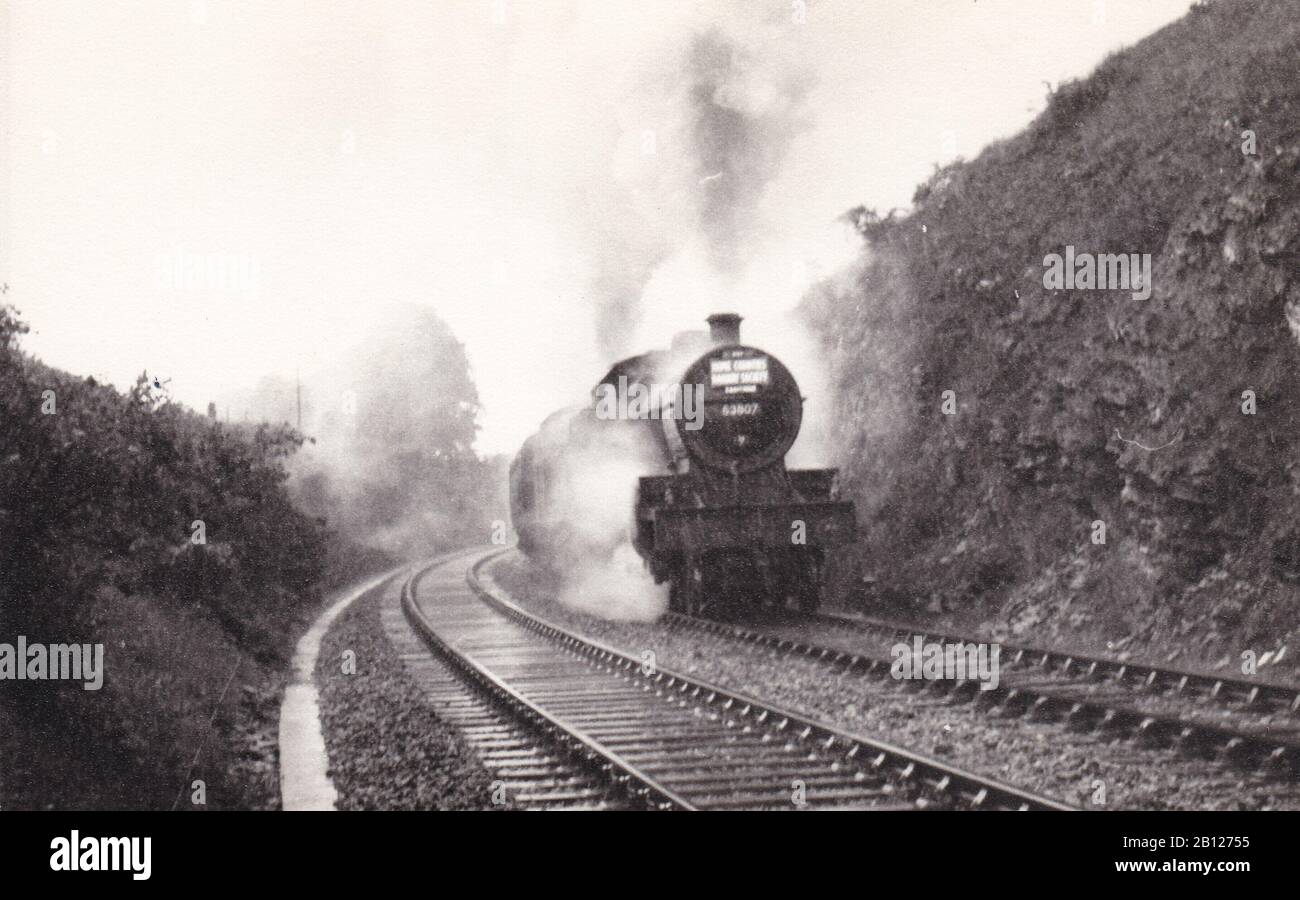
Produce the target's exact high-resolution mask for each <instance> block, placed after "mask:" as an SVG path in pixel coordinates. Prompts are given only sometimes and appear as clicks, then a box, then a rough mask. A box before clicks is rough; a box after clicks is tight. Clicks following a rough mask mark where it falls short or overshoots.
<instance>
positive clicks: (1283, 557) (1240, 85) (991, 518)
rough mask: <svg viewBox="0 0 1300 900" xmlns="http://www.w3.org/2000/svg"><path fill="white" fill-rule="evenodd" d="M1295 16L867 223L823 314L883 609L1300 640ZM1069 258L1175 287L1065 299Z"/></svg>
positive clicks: (1172, 57)
mask: <svg viewBox="0 0 1300 900" xmlns="http://www.w3.org/2000/svg"><path fill="white" fill-rule="evenodd" d="M1298 12H1300V8H1297V6H1296V4H1295V2H1294V0H1235V2H1218V3H1215V4H1213V5H1209V4H1202V5H1200V6H1199V7H1197V8H1195V9H1193V10H1192V11H1191V12H1189V14H1188V15H1187V16H1186V17H1184V18H1183V19H1182V20H1181V21H1179V22H1176V23H1174V24H1172V25H1170V26H1168V27H1167V28H1165V29H1163V30H1161V31H1160V32H1158V33H1157V34H1155V35H1153V36H1151V37H1150V38H1148V39H1146V40H1144V41H1143V42H1141V43H1140V44H1138V45H1137V46H1135V47H1132V48H1129V49H1127V50H1125V51H1123V52H1121V53H1119V54H1116V55H1114V56H1112V57H1111V58H1110V59H1108V60H1107V61H1106V62H1104V63H1103V64H1102V65H1101V66H1100V67H1099V68H1098V69H1097V71H1096V72H1094V73H1093V74H1092V75H1091V76H1090V77H1089V78H1087V79H1085V80H1083V81H1080V82H1072V83H1069V84H1066V85H1062V86H1060V87H1059V88H1058V89H1057V90H1056V91H1055V92H1054V94H1053V96H1052V98H1051V102H1050V103H1049V106H1048V109H1047V110H1046V111H1045V112H1044V113H1043V114H1042V115H1041V116H1039V117H1038V119H1037V120H1036V121H1035V122H1033V123H1032V124H1031V125H1030V126H1029V127H1028V128H1027V129H1026V130H1025V131H1024V132H1023V133H1021V134H1020V135H1017V136H1016V137H1014V138H1012V139H1010V140H1007V141H1005V142H1002V143H999V144H997V145H994V146H992V147H990V148H988V149H987V150H985V151H984V152H983V153H982V154H981V155H980V156H979V158H978V159H976V160H975V161H973V162H970V163H958V164H955V165H953V166H949V167H948V168H946V169H943V170H941V171H939V172H936V174H935V176H934V177H933V178H932V179H931V180H930V182H929V183H927V184H926V185H924V186H922V187H921V188H920V189H919V190H918V191H917V195H916V197H915V207H914V210H913V211H912V213H911V214H909V215H908V216H906V217H903V218H895V217H890V218H888V219H883V220H882V219H879V218H877V217H876V216H874V214H872V213H870V212H868V211H865V210H856V211H855V212H854V215H855V216H856V217H857V222H858V225H859V227H860V229H861V230H862V232H863V235H864V237H865V238H866V240H867V247H868V249H867V250H866V251H865V253H864V258H863V260H862V266H861V268H860V270H859V271H858V272H857V273H856V274H855V277H854V278H853V280H852V283H851V284H847V285H846V284H828V285H825V286H824V288H823V289H822V290H821V291H820V292H819V293H818V294H817V295H816V296H813V297H811V298H810V299H809V300H808V302H807V304H806V307H805V312H806V313H807V314H808V316H809V318H810V319H811V320H812V322H813V323H814V324H815V325H816V326H817V327H818V328H819V329H820V332H821V334H823V336H824V341H825V346H826V350H827V353H828V356H829V358H830V359H831V360H832V363H833V367H834V373H835V381H836V384H837V387H838V404H839V406H838V412H839V415H838V416H837V417H836V418H837V423H838V426H837V427H838V434H837V441H838V444H839V450H840V453H839V456H840V461H841V463H842V464H843V466H844V470H845V480H846V483H847V484H848V486H849V487H850V489H851V490H852V492H853V494H854V496H855V499H857V500H858V502H859V504H860V505H861V507H862V509H863V510H864V511H865V514H866V516H867V518H868V535H867V538H866V540H864V542H863V544H862V546H861V548H860V552H861V564H862V566H863V569H864V571H865V573H866V574H868V575H871V576H874V577H875V578H876V579H878V583H879V585H880V590H879V591H868V592H864V599H867V600H869V601H872V602H876V603H879V602H880V598H881V597H884V598H890V597H893V598H895V599H896V600H897V601H898V602H902V603H904V604H905V605H907V606H908V610H909V611H910V612H914V613H917V612H920V610H921V609H923V608H925V609H929V610H931V611H933V612H939V611H942V612H946V613H952V614H954V615H958V616H962V617H971V618H974V619H976V620H980V621H984V622H988V623H991V624H994V625H996V626H998V627H1000V628H1003V629H1006V630H1008V631H1010V632H1012V633H1017V634H1022V635H1030V636H1033V637H1034V638H1036V639H1041V640H1045V641H1046V640H1053V639H1056V638H1058V637H1063V636H1064V637H1068V638H1071V639H1079V640H1095V641H1097V642H1110V643H1111V644H1112V646H1113V647H1117V648H1126V649H1131V648H1146V649H1148V650H1149V651H1151V652H1159V653H1160V655H1162V656H1173V658H1176V659H1180V660H1182V661H1186V662H1205V661H1208V662H1219V663H1221V664H1225V665H1226V664H1227V661H1228V659H1229V658H1231V659H1232V660H1233V661H1234V662H1233V664H1234V665H1235V659H1236V657H1237V656H1238V655H1239V654H1240V653H1241V652H1242V651H1244V650H1253V651H1255V653H1256V654H1257V655H1261V656H1262V655H1263V654H1264V653H1265V652H1270V651H1271V652H1272V655H1271V656H1270V658H1269V660H1270V663H1275V661H1276V651H1277V650H1278V649H1279V647H1281V646H1283V645H1285V644H1286V641H1287V636H1288V635H1290V637H1291V638H1292V639H1294V638H1295V637H1297V636H1300V587H1298V586H1300V472H1298V471H1297V462H1300V343H1298V342H1297V334H1298V333H1300V15H1297V13H1298ZM1246 131H1252V132H1253V133H1254V135H1255V142H1256V147H1255V151H1256V152H1255V153H1254V154H1253V155H1251V154H1247V153H1244V152H1243V144H1244V143H1245V141H1246V138H1245V137H1243V132H1246ZM1246 149H1249V147H1247V148H1246ZM1067 245H1072V246H1073V247H1075V248H1076V250H1077V251H1079V252H1085V251H1086V252H1092V253H1128V254H1133V253H1137V254H1144V253H1150V254H1151V256H1152V260H1153V264H1154V277H1153V290H1152V293H1151V296H1150V297H1149V298H1147V299H1145V300H1139V299H1135V298H1134V297H1133V295H1132V293H1131V292H1130V291H1127V290H1114V291H1101V290H1059V291H1052V290H1048V289H1046V288H1045V287H1044V281H1043V276H1044V271H1045V266H1044V257H1045V256H1046V255H1047V254H1050V253H1063V252H1064V249H1065V247H1066V246H1067ZM949 390H951V391H953V392H955V400H956V404H957V406H956V413H955V414H954V415H945V414H944V413H943V411H942V408H941V404H942V399H943V392H945V391H949ZM1245 391H1253V392H1254V396H1255V403H1256V412H1255V414H1253V415H1248V414H1246V413H1244V412H1243V392H1245ZM1147 448H1153V449H1147ZM1096 522H1102V523H1104V524H1105V531H1106V535H1105V537H1106V541H1105V543H1104V544H1099V543H1094V540H1093V538H1094V534H1097V533H1098V529H1097V527H1096V526H1095V525H1094V523H1096ZM873 597H874V599H873ZM1298 651H1300V646H1295V645H1294V640H1293V645H1292V646H1291V647H1290V649H1289V650H1288V651H1287V655H1286V656H1284V658H1283V662H1282V665H1283V666H1284V667H1287V666H1289V665H1290V664H1291V663H1292V662H1294V660H1295V658H1296V657H1297V656H1300V652H1298ZM1174 654H1177V655H1176V656H1175V655H1174Z"/></svg>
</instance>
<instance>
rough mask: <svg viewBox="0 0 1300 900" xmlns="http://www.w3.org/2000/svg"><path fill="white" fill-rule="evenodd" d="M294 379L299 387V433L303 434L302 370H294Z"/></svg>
mask: <svg viewBox="0 0 1300 900" xmlns="http://www.w3.org/2000/svg"><path fill="white" fill-rule="evenodd" d="M293 380H294V382H295V383H296V384H297V387H298V433H299V434H302V377H301V370H299V369H297V368H295V369H294V370H293Z"/></svg>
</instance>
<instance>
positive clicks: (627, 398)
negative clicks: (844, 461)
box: [510, 313, 856, 617]
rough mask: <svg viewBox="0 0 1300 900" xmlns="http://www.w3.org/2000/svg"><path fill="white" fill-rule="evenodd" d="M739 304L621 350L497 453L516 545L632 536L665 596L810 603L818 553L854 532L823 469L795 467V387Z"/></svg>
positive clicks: (540, 556) (687, 601)
mask: <svg viewBox="0 0 1300 900" xmlns="http://www.w3.org/2000/svg"><path fill="white" fill-rule="evenodd" d="M740 321H741V318H740V316H738V315H735V314H732V313H720V314H716V315H713V316H710V317H709V318H708V323H709V327H710V331H709V332H708V333H707V334H706V333H705V332H700V331H689V332H683V333H680V334H678V335H677V336H676V337H675V338H674V339H673V342H672V346H671V347H670V348H669V349H668V350H666V351H663V350H661V351H652V352H650V353H646V354H643V355H640V356H634V357H631V358H629V359H625V360H622V361H621V362H618V363H616V364H615V365H614V367H613V368H611V369H610V370H609V372H607V373H606V374H605V376H604V377H603V378H601V380H600V382H599V383H598V384H597V385H596V387H595V388H594V389H593V391H592V402H591V403H590V404H586V405H582V406H575V407H570V408H567V409H562V410H559V411H558V412H556V413H553V414H552V415H551V416H549V417H548V418H547V419H546V420H545V421H544V422H543V423H542V425H541V427H540V429H539V430H538V432H537V433H536V434H534V435H533V436H532V437H530V438H529V439H528V440H527V441H525V442H524V444H523V447H522V448H521V449H520V452H519V454H518V455H517V456H516V457H515V459H514V460H513V462H512V463H511V466H510V514H511V519H512V524H513V526H514V529H515V532H516V534H517V535H518V537H519V547H520V549H521V550H523V551H524V553H526V554H528V555H529V556H530V558H534V559H536V560H538V561H540V562H542V563H544V564H546V565H548V566H550V567H552V568H554V569H556V570H557V571H560V572H563V571H565V570H566V569H569V568H571V567H576V566H580V565H582V564H583V563H584V560H586V559H590V558H595V557H598V556H602V555H603V556H606V557H607V556H608V555H609V554H612V553H614V552H616V550H617V548H618V547H619V546H620V545H622V546H626V544H627V542H628V541H629V540H630V542H631V545H632V547H634V548H635V550H636V552H637V553H638V554H639V555H640V556H641V557H642V559H643V560H644V561H645V563H646V565H647V566H648V568H649V570H650V572H651V574H652V575H653V577H654V580H655V582H656V583H657V584H662V583H664V582H667V583H668V586H669V608H670V609H671V610H673V611H677V612H683V613H687V614H690V615H696V616H706V617H729V616H731V615H733V614H734V613H735V612H736V611H738V610H740V611H743V610H745V609H748V608H751V607H758V606H761V607H768V608H787V609H788V608H794V609H798V610H801V611H805V612H811V611H812V610H815V609H816V608H817V607H818V605H819V604H820V603H821V599H822V594H823V589H824V582H825V560H826V553H827V551H828V550H830V549H831V548H833V547H835V546H838V545H842V544H844V543H847V542H849V541H851V540H852V539H853V537H854V534H855V530H856V520H855V517H854V510H853V504H852V503H850V502H847V501H842V500H839V499H837V498H836V496H835V492H834V482H835V476H836V470H835V469H806V470H792V469H787V468H786V466H785V456H786V453H787V451H789V449H790V447H791V446H792V445H793V444H794V441H795V438H796V437H797V436H798V434H799V428H800V424H801V422H802V418H803V398H802V396H801V395H800V393H799V388H798V385H797V384H796V383H795V380H794V377H793V376H792V375H791V374H790V372H789V370H788V369H787V368H786V367H785V365H783V364H782V363H781V361H780V360H779V359H777V358H776V357H775V356H773V355H771V354H770V353H767V352H765V351H763V350H760V349H758V348H756V347H750V346H746V345H744V344H742V343H741V342H740Z"/></svg>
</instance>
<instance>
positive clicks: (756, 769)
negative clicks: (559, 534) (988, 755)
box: [401, 550, 1071, 809]
mask: <svg viewBox="0 0 1300 900" xmlns="http://www.w3.org/2000/svg"><path fill="white" fill-rule="evenodd" d="M500 552H501V551H499V550H498V551H493V552H491V553H487V554H479V557H478V558H477V560H476V561H475V562H474V564H473V565H472V566H470V569H469V573H468V576H466V575H465V573H464V569H463V568H462V566H463V562H464V560H466V559H468V558H469V557H460V558H459V564H458V562H452V563H443V564H440V565H435V566H433V567H431V568H427V569H425V570H423V571H420V572H417V573H416V574H414V575H413V576H412V577H411V578H410V579H408V580H407V582H406V583H405V584H404V586H403V588H402V592H401V604H402V612H403V613H404V614H405V616H406V619H407V620H408V621H409V622H410V624H411V626H412V628H413V629H414V631H415V632H416V633H417V634H418V635H419V637H420V638H421V639H422V640H423V641H424V643H425V644H426V645H427V646H428V648H429V649H431V650H432V651H433V652H434V654H435V655H436V656H437V657H438V659H439V660H440V661H441V662H442V664H445V665H446V666H448V667H450V668H452V669H454V670H455V671H456V673H457V674H458V676H459V677H460V679H461V680H462V684H468V685H470V686H471V688H472V693H473V696H475V697H477V698H480V703H479V704H478V705H476V704H473V703H471V702H470V701H468V700H466V698H465V697H464V696H462V695H460V694H458V693H457V691H456V689H454V688H453V687H452V686H451V685H444V686H443V690H445V691H446V692H447V696H448V697H449V698H451V699H450V701H449V705H448V706H447V708H455V709H465V710H467V713H466V715H468V716H469V720H468V721H469V722H470V724H471V725H472V726H474V727H482V728H484V729H486V730H485V731H484V732H483V736H484V738H485V739H486V740H487V741H488V743H489V744H491V742H492V741H501V743H500V744H499V745H496V747H495V748H496V749H504V750H508V751H509V752H511V753H515V754H518V756H517V757H509V759H510V760H517V759H527V760H530V761H537V764H538V771H540V772H542V774H543V775H544V777H546V778H547V779H549V781H548V788H547V790H543V791H535V792H533V793H532V794H527V793H522V794H519V795H518V796H522V797H524V798H527V797H530V796H531V797H533V798H534V799H536V798H537V797H538V796H541V797H546V796H548V791H550V793H551V794H554V793H555V791H553V790H550V789H552V788H556V787H557V786H559V787H568V788H571V789H572V793H574V794H577V795H580V796H575V797H572V798H571V799H572V800H579V801H582V802H590V801H593V800H597V798H599V803H600V804H601V805H633V806H643V807H651V808H656V809H796V808H868V809H916V808H959V809H1069V808H1071V807H1068V806H1065V805H1063V804H1060V803H1058V802H1056V801H1053V800H1051V799H1049V798H1046V797H1041V796H1038V795H1035V794H1032V793H1029V792H1027V791H1023V790H1020V789H1018V788H1016V787H1013V786H1011V785H1007V784H1004V783H1001V782H998V781H995V780H992V779H988V778H984V777H982V776H978V775H974V774H972V773H969V772H965V771H962V770H960V769H957V768H954V767H952V766H950V765H948V764H946V763H944V762H942V761H939V760H936V759H932V758H930V757H926V756H923V755H921V754H917V753H913V752H911V751H909V750H906V749H904V748H901V747H895V746H892V745H890V744H886V743H884V742H881V741H876V740H872V739H869V738H866V737H862V736H859V735H853V734H849V733H846V732H844V731H842V730H839V729H836V728H833V727H831V726H828V725H826V724H823V723H819V722H815V721H812V720H810V719H808V718H806V717H804V716H801V715H799V714H797V713H795V712H792V711H790V710H786V709H781V708H779V707H776V706H773V705H771V704H767V703H764V702H763V701H761V700H758V699H756V698H753V697H747V696H745V695H742V694H738V693H736V692H734V691H728V690H724V689H722V688H719V687H717V686H715V685H711V684H707V683H705V682H702V681H699V680H696V679H692V678H688V677H685V676H683V675H680V674H678V673H675V672H670V671H666V670H663V669H656V668H654V667H653V666H652V665H649V664H647V663H646V662H643V661H642V660H640V659H636V658H633V657H632V656H629V655H627V654H624V653H621V652H619V651H617V650H615V649H613V648H611V647H608V646H605V645H603V644H599V643H596V642H594V641H591V640H587V639H585V638H583V637H581V636H579V635H578V634H576V633H574V632H572V631H569V630H566V629H564V628H561V627H559V626H557V625H554V624H552V623H550V622H547V621H545V620H543V619H540V618H538V617H536V616H534V615H532V614H530V613H528V612H525V611H524V610H523V609H521V608H520V607H519V606H517V605H516V604H514V603H512V602H511V601H509V600H508V599H507V598H505V597H503V596H500V595H499V594H497V593H494V592H492V591H490V590H488V589H487V588H485V587H484V586H483V585H482V583H481V582H480V580H479V578H478V571H479V568H480V567H481V566H482V565H483V564H484V563H486V562H487V561H488V560H490V559H492V558H493V557H495V556H496V555H498V554H499V553H500ZM490 749H491V748H490ZM552 763H555V764H559V765H562V766H564V767H565V768H564V769H563V776H561V775H559V774H557V772H556V771H552V770H549V769H546V768H545V767H546V765H550V764H552ZM499 770H500V771H502V772H508V771H509V769H508V767H505V766H502V767H500V769H499ZM580 779H587V780H586V781H580ZM516 805H520V804H516ZM523 805H526V804H523Z"/></svg>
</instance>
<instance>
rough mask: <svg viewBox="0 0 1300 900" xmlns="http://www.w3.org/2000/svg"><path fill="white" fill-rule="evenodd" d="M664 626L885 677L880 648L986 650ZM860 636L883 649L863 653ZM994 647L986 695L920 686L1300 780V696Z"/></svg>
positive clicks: (868, 626)
mask: <svg viewBox="0 0 1300 900" xmlns="http://www.w3.org/2000/svg"><path fill="white" fill-rule="evenodd" d="M662 621H664V622H665V623H666V624H668V625H670V627H676V628H690V629H696V630H700V631H706V632H709V633H712V634H716V635H720V636H724V637H729V638H733V639H735V640H739V641H742V642H745V643H750V644H755V645H759V646H763V647H767V648H769V649H773V650H775V651H777V652H780V653H785V654H788V655H792V656H802V657H806V658H810V659H815V660H818V661H821V662H824V663H825V664H826V665H828V666H831V667H835V668H838V669H842V670H845V671H850V672H857V673H861V674H863V675H864V676H874V677H878V678H889V677H890V667H891V665H892V663H893V661H894V657H893V656H892V654H891V653H889V652H888V651H887V649H886V647H885V644H884V643H883V642H884V641H889V640H893V641H903V642H908V643H910V642H911V641H912V640H913V639H914V638H916V637H920V638H921V641H922V642H923V643H926V644H953V643H963V644H970V643H981V642H984V643H989V642H988V641H987V639H985V638H982V637H979V636H974V635H962V634H956V633H953V632H947V631H938V630H933V629H916V628H913V627H911V626H908V625H904V624H901V623H895V622H887V621H884V620H880V619H870V618H847V617H840V616H831V615H824V614H819V615H812V616H804V617H801V619H800V620H797V621H795V622H792V623H789V624H782V623H772V624H770V625H767V626H762V625H760V626H757V627H754V626H744V625H736V624H731V623H724V622H715V621H711V620H706V619H697V618H692V617H690V616H684V615H681V614H677V613H670V614H668V615H667V616H665V617H664V619H663V620H662ZM836 632H838V633H839V635H838V637H837V635H836ZM864 636H869V637H872V638H877V639H881V641H882V642H881V643H879V644H871V645H867V646H864V644H863V641H862V638H863V637H864ZM999 646H1000V647H1001V660H1000V668H1001V672H1000V680H999V683H998V686H997V687H996V688H995V689H993V690H987V691H985V690H980V685H979V684H978V683H977V682H976V681H973V680H964V681H958V680H938V681H925V682H921V684H923V685H925V686H926V688H928V689H929V690H934V691H940V692H945V693H947V694H949V695H950V696H952V697H953V698H954V699H956V700H969V701H973V702H977V703H981V704H984V705H985V706H987V707H988V708H990V709H994V710H996V711H997V712H998V713H1000V714H1003V715H1006V716H1025V717H1028V718H1031V719H1034V720H1036V721H1065V722H1067V723H1068V724H1069V725H1070V726H1072V727H1076V728H1079V729H1080V730H1094V731H1106V732H1109V733H1113V734H1119V735H1124V736H1127V737H1129V738H1131V739H1134V740H1139V741H1143V742H1147V743H1150V744H1155V745H1157V746H1169V747H1173V748H1177V749H1180V750H1184V751H1187V752H1190V753H1192V754H1194V755H1197V756H1200V757H1203V758H1219V759H1222V760H1225V761H1228V762H1231V763H1233V764H1235V765H1238V766H1241V767H1243V768H1246V769H1252V770H1260V769H1262V770H1265V771H1270V772H1274V773H1277V774H1279V775H1281V776H1290V777H1295V776H1298V775H1300V691H1298V690H1297V689H1296V688H1295V687H1286V686H1283V685H1275V684H1266V683H1262V682H1255V681H1248V680H1245V679H1234V678H1225V677H1221V676H1216V675H1212V674H1206V673H1198V672H1192V671H1188V670H1181V669H1174V668H1162V667H1159V666H1154V665H1149V664H1141V663H1132V662H1126V661H1122V660H1115V659H1107V658H1105V657H1101V656H1095V655H1089V654H1081V653H1072V652H1067V651H1059V650H1047V649H1043V648H1037V647H1030V646H1025V645H1017V644H1009V643H1000V644H999Z"/></svg>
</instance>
